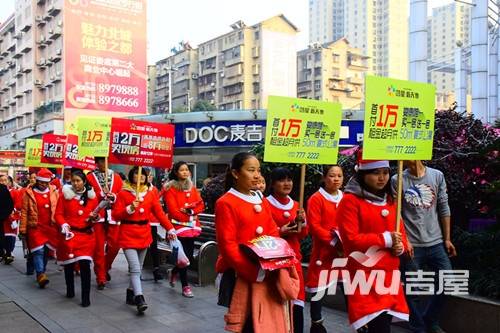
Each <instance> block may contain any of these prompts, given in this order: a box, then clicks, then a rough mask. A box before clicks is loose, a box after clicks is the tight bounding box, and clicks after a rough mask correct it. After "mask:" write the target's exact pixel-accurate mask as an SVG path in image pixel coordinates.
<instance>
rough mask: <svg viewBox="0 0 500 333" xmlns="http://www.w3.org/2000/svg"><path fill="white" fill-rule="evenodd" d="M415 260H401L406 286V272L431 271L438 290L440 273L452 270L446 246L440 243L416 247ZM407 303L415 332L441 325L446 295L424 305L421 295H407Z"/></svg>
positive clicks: (434, 296) (430, 298)
mask: <svg viewBox="0 0 500 333" xmlns="http://www.w3.org/2000/svg"><path fill="white" fill-rule="evenodd" d="M414 249H415V256H414V258H413V259H411V258H409V257H404V258H402V259H401V273H402V275H403V281H404V282H405V285H406V279H405V277H406V272H416V271H418V270H425V269H429V271H432V272H434V273H435V275H434V286H435V289H434V290H435V291H437V290H438V283H439V271H440V270H451V269H452V267H451V262H450V258H449V257H448V254H447V253H446V249H445V248H444V244H443V243H440V244H437V245H434V246H429V247H415V248H414ZM406 301H407V303H408V307H409V308H410V328H411V330H412V331H413V332H418V333H421V332H425V331H426V329H427V327H432V326H436V325H439V316H440V314H441V310H442V308H443V305H444V295H443V294H437V295H432V296H430V297H429V300H428V302H426V304H424V303H423V302H422V300H421V299H420V297H419V295H406Z"/></svg>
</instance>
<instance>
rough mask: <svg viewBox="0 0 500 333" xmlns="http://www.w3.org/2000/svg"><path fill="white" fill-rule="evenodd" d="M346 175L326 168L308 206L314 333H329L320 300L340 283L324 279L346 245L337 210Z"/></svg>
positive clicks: (308, 286) (335, 168) (308, 285)
mask: <svg viewBox="0 0 500 333" xmlns="http://www.w3.org/2000/svg"><path fill="white" fill-rule="evenodd" d="M343 181H344V173H343V171H342V168H341V167H340V166H338V165H327V166H325V167H324V168H323V181H322V185H321V187H320V188H319V190H318V191H317V192H316V193H314V194H313V195H312V196H311V197H310V198H309V201H308V203H307V222H308V226H309V232H310V234H311V236H312V251H311V258H310V261H309V268H308V271H307V282H306V291H308V292H310V293H312V294H313V296H312V300H311V308H310V313H311V333H320V332H321V333H322V332H326V329H325V327H324V326H323V316H322V313H321V311H322V299H317V298H318V295H322V294H323V291H324V290H325V289H328V288H329V287H330V286H331V285H333V284H335V283H336V282H337V281H328V280H326V281H324V279H321V272H322V271H325V270H326V271H328V272H329V271H330V270H331V267H332V261H333V260H334V259H335V258H339V257H341V256H342V242H341V238H340V237H339V235H338V223H337V217H336V216H337V207H338V205H339V203H340V201H341V200H342V197H343V193H342V191H341V190H340V188H341V187H342V184H343Z"/></svg>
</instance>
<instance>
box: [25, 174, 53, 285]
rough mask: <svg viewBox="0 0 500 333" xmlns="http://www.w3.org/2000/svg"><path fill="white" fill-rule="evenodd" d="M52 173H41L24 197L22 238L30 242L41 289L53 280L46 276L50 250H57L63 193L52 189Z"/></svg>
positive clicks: (28, 244) (29, 248)
mask: <svg viewBox="0 0 500 333" xmlns="http://www.w3.org/2000/svg"><path fill="white" fill-rule="evenodd" d="M51 180H52V172H50V171H49V170H47V169H45V168H43V169H40V171H38V172H37V175H36V183H35V184H34V185H29V186H28V187H27V188H26V191H25V192H24V195H23V202H22V207H21V223H20V225H19V234H20V236H21V237H25V238H26V240H27V246H28V250H29V251H30V252H31V255H32V257H33V265H34V266H35V272H36V279H37V282H38V285H39V286H40V288H45V286H46V285H47V283H49V279H48V277H47V274H45V268H46V266H47V255H48V252H49V249H50V250H52V251H55V250H56V246H57V240H56V234H55V232H54V231H55V220H54V214H55V211H56V205H57V200H58V198H59V192H58V191H57V189H56V188H55V187H54V186H52V185H50V184H49V183H50V181H51Z"/></svg>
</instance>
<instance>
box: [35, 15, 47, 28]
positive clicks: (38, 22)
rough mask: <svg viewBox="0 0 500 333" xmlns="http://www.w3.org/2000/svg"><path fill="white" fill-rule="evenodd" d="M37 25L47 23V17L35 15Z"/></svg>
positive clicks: (41, 25)
mask: <svg viewBox="0 0 500 333" xmlns="http://www.w3.org/2000/svg"><path fill="white" fill-rule="evenodd" d="M35 22H36V25H37V26H39V27H43V26H44V25H45V19H44V18H43V16H42V15H37V16H35Z"/></svg>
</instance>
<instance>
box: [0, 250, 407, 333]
mask: <svg viewBox="0 0 500 333" xmlns="http://www.w3.org/2000/svg"><path fill="white" fill-rule="evenodd" d="M19 245H20V244H18V247H16V251H15V255H16V260H15V262H14V263H13V264H12V265H10V266H5V265H3V264H0V332H6V333H10V332H16V333H17V332H29V333H32V332H46V331H49V332H74V333H76V332H81V333H83V332H106V333H114V332H138V333H139V332H140V333H148V332H178V333H183V332H186V333H187V332H190V333H196V332H206V333H212V332H223V331H224V330H223V328H224V321H223V316H224V313H225V308H223V307H220V306H217V305H216V291H215V288H213V287H203V288H201V287H194V288H193V293H194V294H195V297H194V298H193V299H186V298H184V297H182V295H181V294H180V286H179V287H176V288H175V289H173V288H170V286H169V285H168V284H167V283H166V282H163V283H154V282H153V281H151V280H148V281H143V289H144V294H145V297H146V301H147V303H148V304H149V308H148V310H147V311H146V314H145V315H143V316H138V315H137V314H136V311H135V307H131V306H128V305H126V304H125V289H126V287H127V286H128V273H127V264H126V261H125V257H124V256H123V254H121V253H120V254H119V255H118V257H117V260H116V262H115V264H114V266H113V270H112V281H111V282H110V283H109V284H108V286H107V287H106V289H104V290H103V291H98V290H97V289H96V288H95V282H94V281H93V284H92V291H91V302H92V305H91V306H90V307H88V308H82V307H80V306H79V302H80V297H79V291H80V288H79V279H78V278H76V279H75V287H76V297H75V298H74V299H71V300H68V299H66V298H65V297H64V295H65V284H64V274H63V272H62V271H61V270H60V269H58V266H56V265H55V264H54V263H53V262H50V263H49V264H48V269H47V271H48V275H49V279H50V283H49V285H48V287H47V288H46V289H44V290H40V289H38V288H37V287H36V284H35V278H34V277H33V276H26V275H24V271H25V262H24V259H22V253H21V249H20V247H19ZM150 277H151V273H150V272H149V271H145V272H144V278H146V279H148V278H150ZM308 311H309V309H308V307H307V308H306V310H305V314H306V315H305V318H306V326H305V327H309V326H308V325H309V319H308V317H309V316H308V313H309V312H308ZM324 314H325V319H326V320H325V322H326V326H327V329H328V332H335V333H337V332H338V333H344V332H352V330H351V329H350V328H349V326H348V323H347V318H346V314H345V313H344V312H340V311H335V310H331V309H324ZM306 331H307V330H306ZM393 332H395V333H398V332H399V333H401V332H405V331H403V330H401V329H399V328H394V329H393Z"/></svg>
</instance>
